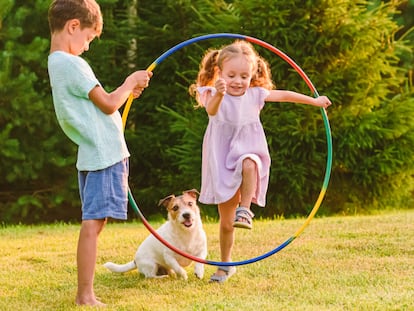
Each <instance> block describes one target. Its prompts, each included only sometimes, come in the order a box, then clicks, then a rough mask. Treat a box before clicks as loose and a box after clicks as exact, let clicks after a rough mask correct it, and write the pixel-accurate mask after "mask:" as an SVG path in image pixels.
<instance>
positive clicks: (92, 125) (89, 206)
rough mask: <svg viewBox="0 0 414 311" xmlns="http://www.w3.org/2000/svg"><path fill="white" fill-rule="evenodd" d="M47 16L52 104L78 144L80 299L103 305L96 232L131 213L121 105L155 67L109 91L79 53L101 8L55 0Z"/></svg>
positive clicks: (96, 26) (78, 0)
mask: <svg viewBox="0 0 414 311" xmlns="http://www.w3.org/2000/svg"><path fill="white" fill-rule="evenodd" d="M48 19H49V27H50V32H51V46H50V54H49V57H48V71H49V77H50V84H51V87H52V96H53V104H54V107H55V112H56V116H57V119H58V122H59V124H60V126H61V128H62V129H63V131H64V132H65V134H66V135H67V136H68V137H69V138H70V139H71V140H72V141H73V142H75V143H76V144H77V145H78V158H77V163H76V168H77V169H78V178H79V192H80V197H81V202H82V224H81V229H80V233H79V241H78V248H77V267H78V289H77V294H76V304H78V305H92V306H104V304H103V303H102V302H100V301H99V300H98V299H97V298H96V296H95V293H94V289H93V280H94V275H95V264H96V256H97V241H98V236H99V233H100V232H101V231H102V229H103V227H104V226H105V223H106V220H107V218H108V217H111V218H116V219H126V218H127V203H128V200H127V191H128V157H129V152H128V149H127V146H126V142H125V138H124V134H123V126H122V119H121V115H120V113H119V112H118V109H119V108H120V107H121V106H122V105H123V104H124V103H125V101H126V100H127V98H128V96H129V94H131V93H132V94H133V95H134V97H138V96H139V95H141V93H142V91H143V90H144V88H146V87H147V86H148V83H149V80H150V77H151V75H152V73H150V72H147V71H144V70H141V71H136V72H134V73H132V74H131V75H129V76H128V77H127V78H126V79H125V81H124V83H123V84H122V85H121V86H119V87H118V88H117V89H116V90H114V91H113V92H111V93H107V92H106V91H105V90H104V89H103V88H102V86H101V84H100V83H99V81H98V80H97V79H96V77H95V75H94V73H93V71H92V69H91V67H90V66H89V65H88V64H87V62H86V61H85V60H83V59H82V58H81V57H80V55H81V54H82V53H83V52H85V51H87V50H88V49H89V44H90V43H91V42H92V40H93V39H94V38H95V37H97V36H99V35H100V34H101V32H102V27H103V20H102V14H101V11H100V7H99V5H98V4H97V3H96V2H95V0H54V1H53V2H52V3H51V5H50V7H49V14H48Z"/></svg>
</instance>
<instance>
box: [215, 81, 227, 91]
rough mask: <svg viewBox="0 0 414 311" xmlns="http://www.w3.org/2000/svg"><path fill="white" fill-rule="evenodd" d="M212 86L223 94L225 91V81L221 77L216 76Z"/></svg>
mask: <svg viewBox="0 0 414 311" xmlns="http://www.w3.org/2000/svg"><path fill="white" fill-rule="evenodd" d="M214 86H215V88H216V90H217V92H219V93H221V94H223V95H224V94H225V93H226V91H227V86H226V81H225V80H224V79H223V78H218V79H217V81H216V83H215V85H214Z"/></svg>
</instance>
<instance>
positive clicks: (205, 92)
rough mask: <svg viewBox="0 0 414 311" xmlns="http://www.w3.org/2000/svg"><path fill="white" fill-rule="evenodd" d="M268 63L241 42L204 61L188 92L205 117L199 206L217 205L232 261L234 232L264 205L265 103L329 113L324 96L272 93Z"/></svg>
mask: <svg viewBox="0 0 414 311" xmlns="http://www.w3.org/2000/svg"><path fill="white" fill-rule="evenodd" d="M273 88H274V86H273V83H272V80H271V73H270V68H269V65H268V63H267V62H266V61H265V60H264V59H263V58H261V57H260V56H259V55H258V54H257V52H256V51H255V50H254V48H253V46H252V45H251V44H250V43H248V42H246V41H243V40H240V41H236V42H234V43H232V44H230V45H227V46H225V47H223V48H222V49H221V50H210V51H208V52H207V54H206V55H205V56H204V58H203V60H202V62H201V66H200V71H199V73H198V77H197V80H196V83H195V84H193V85H192V86H191V87H190V91H192V93H193V94H195V96H196V99H197V102H198V104H199V106H201V107H204V108H205V109H206V111H207V114H208V116H209V124H208V126H207V129H206V132H205V135H204V141H203V152H202V153H203V154H202V179H201V194H200V198H199V200H200V202H202V203H205V204H218V212H219V216H220V251H221V260H222V261H223V262H229V261H231V252H232V247H233V243H234V227H239V228H246V229H251V228H252V218H253V217H254V214H253V213H252V211H251V210H250V205H251V203H255V204H257V205H259V206H264V205H265V199H266V191H267V186H268V180H269V171H270V155H269V150H268V146H267V141H266V137H265V133H264V130H263V127H262V124H261V121H260V111H261V110H262V108H263V106H264V104H265V102H292V103H301V104H308V105H314V106H318V107H323V108H327V107H328V106H330V105H331V102H330V100H329V99H328V98H327V97H326V96H320V97H318V98H312V97H309V96H306V95H303V94H299V93H295V92H291V91H283V90H274V89H273ZM235 271H236V268H235V267H218V270H217V272H216V273H215V274H213V275H212V276H211V278H210V281H211V282H219V283H221V282H224V281H225V280H227V279H228V278H229V277H230V276H231V275H233V274H234V273H235Z"/></svg>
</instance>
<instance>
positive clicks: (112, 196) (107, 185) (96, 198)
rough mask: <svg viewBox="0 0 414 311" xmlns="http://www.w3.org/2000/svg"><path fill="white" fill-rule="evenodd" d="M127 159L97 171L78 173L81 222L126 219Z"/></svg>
mask: <svg viewBox="0 0 414 311" xmlns="http://www.w3.org/2000/svg"><path fill="white" fill-rule="evenodd" d="M128 174H129V164H128V158H127V159H124V160H123V161H121V162H118V163H116V164H114V165H112V166H110V167H107V168H105V169H103V170H99V171H79V172H78V181H79V193H80V198H81V202H82V220H91V219H105V218H107V217H111V218H115V219H122V220H125V219H127V211H128Z"/></svg>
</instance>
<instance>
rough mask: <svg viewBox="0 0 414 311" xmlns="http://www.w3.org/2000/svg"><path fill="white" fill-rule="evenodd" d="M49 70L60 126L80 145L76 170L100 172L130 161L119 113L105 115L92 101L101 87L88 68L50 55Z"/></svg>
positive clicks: (60, 55)
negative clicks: (126, 159)
mask: <svg viewBox="0 0 414 311" xmlns="http://www.w3.org/2000/svg"><path fill="white" fill-rule="evenodd" d="M48 70H49V77H50V84H51V87H52V96H53V104H54V107H55V112H56V116H57V119H58V122H59V124H60V126H61V127H62V129H63V131H64V132H65V134H66V135H67V136H68V137H69V138H70V139H71V140H72V141H73V142H74V143H75V144H77V145H78V159H77V163H76V168H77V169H78V170H80V171H96V170H101V169H104V168H107V167H109V166H111V165H113V164H115V163H117V162H119V161H122V160H123V159H124V158H126V157H129V152H128V148H127V145H126V142H125V137H124V133H123V126H122V118H121V115H120V113H119V112H118V111H116V112H115V113H113V114H111V115H108V114H105V113H104V112H102V111H101V110H100V109H99V108H98V107H97V106H96V105H95V104H94V103H93V102H92V101H91V100H90V99H89V96H88V94H89V92H90V91H91V90H92V89H93V88H94V87H96V86H98V85H99V86H100V83H99V81H98V80H97V79H96V77H95V74H94V73H93V71H92V69H91V67H90V66H89V64H88V63H87V62H86V61H85V60H84V59H82V58H81V57H79V56H74V55H71V54H69V53H65V52H62V51H57V52H53V53H52V54H50V55H49V58H48Z"/></svg>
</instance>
